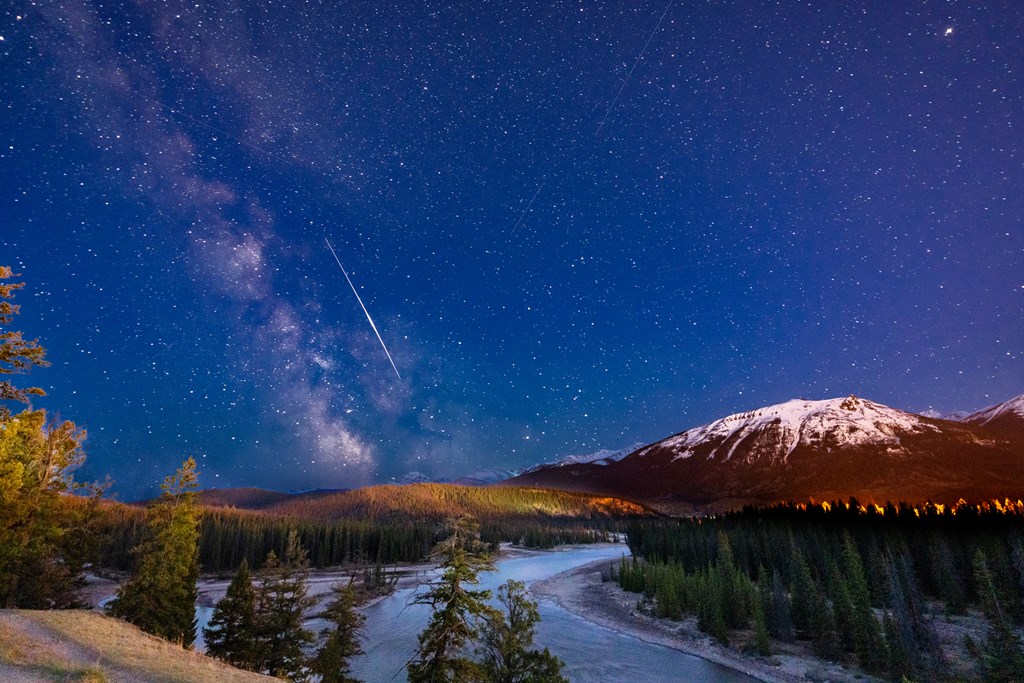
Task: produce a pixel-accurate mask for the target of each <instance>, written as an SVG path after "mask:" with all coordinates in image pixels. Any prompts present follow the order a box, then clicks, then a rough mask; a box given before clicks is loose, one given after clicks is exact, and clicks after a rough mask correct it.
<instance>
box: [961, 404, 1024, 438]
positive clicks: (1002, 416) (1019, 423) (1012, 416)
mask: <svg viewBox="0 0 1024 683" xmlns="http://www.w3.org/2000/svg"><path fill="white" fill-rule="evenodd" d="M959 422H963V423H965V424H971V425H977V426H979V427H988V428H989V429H999V430H1004V431H1016V432H1018V433H1021V434H1024V394H1021V395H1020V396H1016V397H1014V398H1011V399H1010V400H1009V401H1003V402H1002V403H997V404H996V405H994V406H989V407H988V408H983V409H981V410H979V411H977V412H975V413H970V414H967V415H964V416H963V417H962V418H960V420H959Z"/></svg>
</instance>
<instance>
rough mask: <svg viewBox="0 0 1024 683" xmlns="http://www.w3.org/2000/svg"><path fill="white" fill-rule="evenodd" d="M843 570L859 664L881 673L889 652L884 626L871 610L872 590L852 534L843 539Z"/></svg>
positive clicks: (868, 669)
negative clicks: (885, 640)
mask: <svg viewBox="0 0 1024 683" xmlns="http://www.w3.org/2000/svg"><path fill="white" fill-rule="evenodd" d="M843 569H844V572H843V573H844V578H845V584H846V587H847V594H848V595H849V599H850V606H851V607H852V614H851V615H850V620H851V622H852V624H853V629H854V649H855V651H856V653H857V661H858V662H859V663H860V665H861V667H862V668H863V669H864V670H865V671H870V672H878V671H881V670H882V669H884V668H885V662H886V660H887V658H888V653H887V652H886V651H885V642H884V641H883V640H882V633H881V627H880V625H879V623H878V620H877V619H876V618H875V615H874V613H873V612H872V611H871V590H870V588H869V587H868V581H867V577H866V576H865V574H864V565H863V563H862V561H861V558H860V553H859V552H858V550H857V546H856V545H855V544H854V542H853V539H852V538H851V537H850V536H849V535H844V538H843Z"/></svg>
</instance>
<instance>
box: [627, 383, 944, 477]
mask: <svg viewBox="0 0 1024 683" xmlns="http://www.w3.org/2000/svg"><path fill="white" fill-rule="evenodd" d="M935 429H936V428H935V427H934V426H932V425H930V424H928V423H927V422H925V421H924V420H923V419H922V418H921V417H920V416H917V415H912V414H910V413H905V412H903V411H902V410H896V409H895V408H890V407H888V406H884V405H882V404H880V403H875V402H873V401H868V400H867V399H863V398H858V397H857V396H853V395H850V396H847V397H845V398H831V399H824V400H817V401H812V400H807V399H793V400H791V401H786V402H785V403H779V404H776V405H772V406H766V407H764V408H758V409H756V410H750V411H747V412H743V413H736V414H734V415H729V416H728V417H724V418H722V419H720V420H716V421H714V422H712V423H710V424H706V425H703V426H701V427H696V428H694V429H690V430H687V431H685V432H683V433H681V434H678V435H676V436H674V437H670V438H669V439H667V440H665V441H662V442H661V443H660V444H656V445H657V446H659V447H661V448H668V449H671V450H674V451H675V452H676V455H675V458H676V459H678V458H688V457H690V456H692V455H694V454H695V453H696V451H697V447H698V446H703V447H706V446H708V445H710V446H711V449H710V452H708V457H716V458H721V459H723V460H728V459H729V458H731V457H732V455H733V453H734V452H736V450H737V448H738V447H739V446H740V444H741V443H742V444H744V449H743V450H744V451H745V452H747V453H752V454H760V455H765V456H769V457H771V458H772V459H778V458H781V460H782V461H785V460H786V459H787V458H788V457H789V455H790V454H791V453H792V452H793V451H794V450H795V449H796V448H797V446H800V445H813V446H819V447H824V448H826V449H831V448H837V447H843V446H858V445H862V444H885V445H886V446H887V447H888V448H889V449H890V450H892V451H897V452H898V451H900V449H901V442H900V437H901V436H904V435H907V434H911V433H917V432H922V431H928V430H931V431H934V430H935ZM647 450H650V448H648V449H646V450H645V451H644V452H646V451H647ZM704 450H707V449H706V448H705V449H704ZM748 457H749V456H748Z"/></svg>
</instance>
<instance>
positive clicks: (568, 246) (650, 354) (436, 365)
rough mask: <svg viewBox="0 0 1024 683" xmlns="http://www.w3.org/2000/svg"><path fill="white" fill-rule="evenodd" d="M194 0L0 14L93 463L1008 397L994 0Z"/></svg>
mask: <svg viewBox="0 0 1024 683" xmlns="http://www.w3.org/2000/svg"><path fill="white" fill-rule="evenodd" d="M198 4H200V5H202V6H203V8H197V7H196V5H197V3H194V2H137V3H133V4H131V5H129V6H122V3H114V4H113V5H111V4H100V3H95V2H89V1H88V0H77V1H66V2H65V1H61V0H54V1H52V2H50V1H48V2H41V3H28V2H19V1H18V0H14V2H11V3H7V5H6V7H7V8H8V9H6V10H5V13H4V15H3V17H2V19H0V35H2V36H3V41H2V42H0V59H2V61H0V207H2V208H0V210H2V215H0V263H9V264H11V265H12V266H14V267H15V268H16V269H17V270H18V271H20V272H21V273H22V274H23V279H25V280H26V281H27V283H28V285H27V288H26V290H24V291H23V292H22V293H21V294H20V295H19V302H20V303H21V304H22V305H23V309H22V315H21V316H20V317H19V319H18V326H19V327H20V328H21V329H24V330H26V331H27V333H28V334H30V335H32V336H38V337H40V338H41V341H42V343H43V344H44V345H45V346H46V347H47V348H48V349H49V358H50V360H51V361H52V362H53V366H52V367H51V368H49V369H46V370H40V371H37V372H36V373H35V374H34V375H33V377H32V380H33V382H34V383H37V384H40V385H42V386H43V387H45V388H46V389H47V390H48V391H49V396H48V397H46V398H45V399H43V400H40V401H38V405H40V406H43V407H46V408H48V409H50V410H53V411H58V412H59V413H60V414H61V415H63V416H65V417H67V418H70V419H74V420H76V421H78V422H80V423H81V424H83V425H85V426H86V427H87V428H88V430H89V440H88V445H89V457H90V460H89V465H88V466H87V468H86V471H85V472H84V473H83V475H84V476H102V475H104V474H107V473H109V474H110V475H111V476H113V477H114V479H116V480H117V481H118V482H119V484H118V490H119V491H120V492H121V495H122V496H124V497H133V496H135V495H138V494H139V493H140V492H144V491H146V490H148V489H149V488H151V487H152V486H153V485H154V484H155V482H157V481H158V480H159V479H160V478H162V476H163V475H164V474H166V473H168V472H170V471H172V470H173V469H174V467H175V466H176V465H177V464H178V463H179V462H180V460H181V459H182V458H183V457H184V456H185V455H189V454H193V455H197V456H199V457H200V458H201V467H202V470H203V474H202V482H203V484H204V485H206V486H227V485H235V486H238V485H258V486H267V487H272V488H278V489H293V488H308V487H315V486H351V485H357V484H362V483H369V482H374V481H386V480H388V479H389V478H390V477H393V476H397V475H401V474H403V473H405V472H408V471H410V470H418V471H421V472H425V473H427V474H430V475H434V476H446V475H457V474H461V473H465V472H468V471H470V470H472V469H475V468H478V467H483V466H492V465H503V466H509V467H511V466H518V465H522V464H531V463H534V462H538V461H543V460H548V459H552V458H555V457H560V456H563V455H566V454H569V453H582V452H590V451H594V450H597V449H598V448H601V447H622V446H624V445H627V444H630V443H633V442H638V441H640V442H648V441H654V440H657V439H659V438H662V437H665V436H667V435H668V434H671V433H674V432H676V431H679V430H682V429H685V428H687V427H691V426H694V425H697V424H701V423H703V422H707V421H710V420H712V419H715V418H718V417H721V416H723V415H725V414H728V413H730V412H736V411H739V410H745V409H750V408H754V407H758V406H761V405H766V404H770V403H776V402H779V401H783V400H787V399H790V398H793V397H797V396H801V397H808V398H828V397H834V396H840V395H846V394H850V393H855V394H857V395H861V396H865V397H868V398H870V399H872V400H876V401H879V402H882V403H886V404H889V405H893V406H895V407H899V408H904V409H911V410H925V409H928V408H934V409H938V410H953V409H975V408H980V407H983V406H985V405H989V404H992V403H995V402H998V401H1001V400H1004V399H1006V398H1009V397H1010V396H1013V395H1016V394H1019V393H1021V392H1022V391H1024V353H1022V349H1024V323H1022V322H1021V318H1022V311H1024V225H1022V216H1024V191H1022V188H1024V170H1022V169H1024V154H1022V153H1024V149H1022V147H1024V97H1022V94H1024V78H1022V75H1024V74H1022V70H1024V14H1022V13H1021V12H1020V11H1019V9H1020V8H1019V7H1018V6H1017V5H1016V4H1015V3H1013V2H988V3H969V2H960V1H958V2H913V3H912V2H889V1H886V2H869V3H837V2H803V3H797V2H778V3H770V2H765V3H749V2H721V1H715V2H696V1H690V0H686V1H684V0H678V1H677V2H674V3H673V4H671V5H668V6H667V5H666V3H664V2H654V3H652V2H589V1H587V2H578V1H573V2H564V1H556V2H547V1H545V2H505V1H501V2H485V1H481V0H473V1H472V2H461V1H458V2H454V3H453V2H424V1H417V2H400V3H395V4H394V5H395V6H392V5H393V3H382V2H378V1H377V0H373V1H372V2H371V1H366V2H352V3H299V2H294V3H293V2H287V3H272V4H271V3H262V2H250V1H245V2H243V1H241V0H238V1H237V2H230V1H223V2H216V3H198ZM659 19H661V23H660V25H659ZM656 26H657V30H655V27H656ZM648 41H649V43H648ZM645 44H646V45H647V47H646V50H644V46H645ZM638 57H640V58H639V60H638ZM602 122H603V125H602ZM325 237H328V238H330V239H331V241H332V243H333V244H334V245H335V247H336V249H337V251H338V255H339V257H340V258H341V261H342V263H343V264H344V265H345V268H346V269H347V270H348V272H349V274H350V275H351V277H352V279H353V282H354V283H355V285H356V286H357V287H358V288H359V290H360V294H361V296H362V298H363V300H364V302H365V304H366V306H367V308H368V310H369V312H370V314H371V315H372V316H373V318H374V320H375V322H376V323H377V326H378V327H379V329H380V332H381V335H382V337H383V339H384V342H385V344H387V346H388V348H389V350H390V351H391V354H392V355H393V356H394V359H395V363H396V365H397V368H398V371H399V373H400V374H401V379H399V378H398V377H396V375H395V372H394V370H393V369H392V367H391V365H390V364H389V363H388V359H387V357H386V356H385V354H384V351H383V349H382V348H381V345H380V343H379V342H378V341H377V338H376V337H375V336H374V334H373V330H372V329H371V328H370V326H369V323H368V322H367V320H366V317H365V316H364V315H363V312H362V310H361V309H360V308H359V304H358V302H357V301H356V299H355V297H354V296H353V294H352V291H351V290H350V289H349V287H348V285H347V283H346V282H345V280H344V277H343V276H342V273H341V272H340V270H339V269H338V267H337V264H335V263H334V261H333V259H332V257H331V254H330V252H329V251H328V250H327V247H326V245H325V244H324V238H325Z"/></svg>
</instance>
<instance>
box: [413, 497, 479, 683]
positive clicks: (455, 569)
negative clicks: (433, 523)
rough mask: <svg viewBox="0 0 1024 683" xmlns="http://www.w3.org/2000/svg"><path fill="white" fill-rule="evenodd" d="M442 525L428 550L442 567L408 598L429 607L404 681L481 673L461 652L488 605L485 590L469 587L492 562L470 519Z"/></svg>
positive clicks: (462, 678) (455, 681) (464, 678)
mask: <svg viewBox="0 0 1024 683" xmlns="http://www.w3.org/2000/svg"><path fill="white" fill-rule="evenodd" d="M448 528H449V530H450V535H449V536H448V538H447V539H445V540H444V541H442V542H441V543H439V544H438V545H437V546H435V549H434V556H436V557H439V558H441V559H442V560H443V564H442V567H443V570H444V571H443V572H442V574H441V576H440V578H439V579H437V580H436V581H435V582H434V583H433V584H432V585H431V587H430V590H428V591H426V592H425V593H423V594H422V595H419V596H417V597H416V598H415V599H414V602H416V603H418V604H423V605H430V606H431V608H433V610H434V611H433V614H432V615H431V617H430V621H429V622H428V623H427V627H426V628H425V629H424V630H423V632H422V633H420V636H419V647H418V649H417V651H416V658H415V659H414V660H413V661H412V662H410V663H409V682H410V683H441V682H442V681H443V682H446V683H464V682H468V681H476V680H478V679H479V678H480V676H481V667H480V665H479V664H478V663H477V662H475V661H473V660H472V659H471V658H470V657H468V656H467V655H468V653H467V652H466V648H467V646H468V645H469V644H470V643H471V642H472V641H473V640H475V639H476V637H477V635H478V634H479V628H480V625H481V624H482V623H483V622H484V621H485V620H486V619H487V618H488V617H491V616H492V615H493V614H494V608H492V607H490V606H489V605H488V604H487V600H489V599H490V597H491V592H490V591H488V590H475V589H473V588H472V586H475V585H477V584H479V582H480V579H479V574H480V572H482V571H493V570H494V564H493V563H492V562H491V558H490V554H489V552H488V550H487V547H486V545H485V544H484V543H482V542H481V541H480V531H479V527H478V526H477V524H476V522H474V521H473V520H472V519H471V518H469V517H461V518H459V519H456V520H451V521H450V522H449V523H448Z"/></svg>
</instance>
